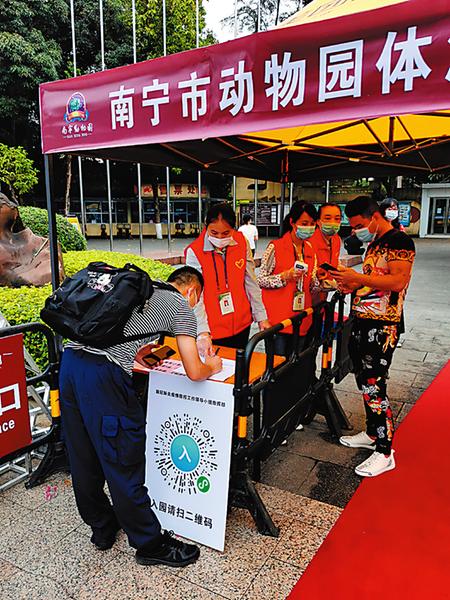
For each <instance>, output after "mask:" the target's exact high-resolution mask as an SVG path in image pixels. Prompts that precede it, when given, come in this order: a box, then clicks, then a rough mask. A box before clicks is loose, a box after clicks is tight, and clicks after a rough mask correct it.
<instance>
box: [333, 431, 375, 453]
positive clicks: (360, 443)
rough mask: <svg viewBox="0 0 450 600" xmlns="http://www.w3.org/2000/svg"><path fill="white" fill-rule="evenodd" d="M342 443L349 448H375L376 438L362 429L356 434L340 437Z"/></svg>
mask: <svg viewBox="0 0 450 600" xmlns="http://www.w3.org/2000/svg"><path fill="white" fill-rule="evenodd" d="M339 441H340V443H341V444H342V445H343V446H347V448H367V449H368V450H375V440H373V439H372V438H371V437H370V436H368V435H367V433H366V432H365V431H360V432H359V433H357V434H356V435H343V436H342V437H340V438H339Z"/></svg>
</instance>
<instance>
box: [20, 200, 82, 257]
mask: <svg viewBox="0 0 450 600" xmlns="http://www.w3.org/2000/svg"><path fill="white" fill-rule="evenodd" d="M19 212H20V218H21V219H22V222H23V224H24V225H25V227H29V228H30V229H31V231H32V232H33V233H35V234H36V235H40V236H42V237H48V214H47V211H46V210H43V209H42V208H36V207H35V206H21V207H20V208H19ZM56 231H57V234H58V241H59V243H60V244H61V249H62V251H63V252H69V251H70V250H86V248H87V245H86V240H85V239H84V237H83V236H82V235H81V233H80V232H79V231H78V229H75V227H74V226H73V225H72V224H71V223H69V221H68V220H67V219H66V218H65V217H63V216H61V215H56Z"/></svg>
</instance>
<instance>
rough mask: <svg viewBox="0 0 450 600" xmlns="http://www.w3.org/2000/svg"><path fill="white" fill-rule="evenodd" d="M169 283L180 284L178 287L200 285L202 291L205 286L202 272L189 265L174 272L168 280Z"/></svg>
mask: <svg viewBox="0 0 450 600" xmlns="http://www.w3.org/2000/svg"><path fill="white" fill-rule="evenodd" d="M167 283H178V285H192V284H194V285H200V287H201V288H202V290H203V288H204V286H205V280H204V279H203V275H202V274H201V273H200V271H198V270H197V269H194V267H189V266H187V265H185V266H184V267H180V268H179V269H175V271H172V273H171V274H170V275H169V277H168V278H167Z"/></svg>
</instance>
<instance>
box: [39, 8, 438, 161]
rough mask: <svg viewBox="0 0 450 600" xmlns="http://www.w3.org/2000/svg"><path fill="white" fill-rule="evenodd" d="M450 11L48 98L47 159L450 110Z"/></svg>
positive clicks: (257, 45) (303, 28)
mask: <svg viewBox="0 0 450 600" xmlns="http://www.w3.org/2000/svg"><path fill="white" fill-rule="evenodd" d="M449 8H450V6H449V0H434V1H433V2H423V0H406V1H405V2H402V3H400V4H395V5H393V6H387V7H382V8H378V9H374V10H371V11H369V12H365V13H360V14H358V15H356V16H355V15H348V16H343V17H339V18H334V19H330V20H327V21H323V22H316V23H306V24H302V25H297V26H293V27H285V28H281V29H275V30H272V31H267V32H263V33H258V34H254V35H250V36H247V37H244V38H240V39H237V40H233V41H231V42H226V43H223V44H216V45H213V46H209V47H206V48H199V49H196V50H191V51H189V52H182V53H179V54H173V55H171V56H167V57H163V58H157V59H154V60H149V61H145V62H141V63H137V64H134V65H129V66H125V67H119V68H116V69H111V70H107V71H103V72H99V73H93V74H89V75H83V76H81V77H77V78H73V79H65V80H62V81H55V82H51V83H45V84H42V85H41V86H40V110H41V132H42V148H43V151H44V152H45V153H51V152H65V151H70V150H74V151H76V150H88V149H94V148H111V147H120V146H130V145H139V144H152V143H163V142H175V141H183V140H192V139H206V138H213V137H219V136H226V135H237V134H243V133H249V132H256V131H263V130H268V129H277V128H287V127H300V126H302V125H310V124H315V123H330V122H340V121H346V120H355V119H367V118H373V117H381V116H386V115H400V114H406V113H420V112H429V111H437V110H445V109H450V44H449V42H448V40H449V36H450V10H449Z"/></svg>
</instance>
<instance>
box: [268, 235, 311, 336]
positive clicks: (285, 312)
mask: <svg viewBox="0 0 450 600" xmlns="http://www.w3.org/2000/svg"><path fill="white" fill-rule="evenodd" d="M270 243H271V244H272V245H273V246H274V248H275V269H274V271H273V275H278V274H280V273H282V272H283V271H288V270H289V269H291V268H292V267H293V266H294V263H295V261H296V260H297V256H296V253H295V250H294V244H293V242H292V238H291V233H290V232H287V233H285V234H284V235H283V237H281V238H279V239H278V240H275V241H274V242H270ZM300 258H301V259H302V260H303V262H305V263H306V264H307V265H308V273H307V274H306V275H305V276H304V277H303V293H304V294H305V308H310V307H311V306H312V297H311V291H310V286H311V277H312V273H313V270H314V267H315V265H316V255H315V252H314V249H313V247H312V245H311V244H310V243H309V242H308V241H305V242H303V257H300ZM296 291H297V283H296V282H294V281H289V283H287V284H286V285H285V286H284V287H282V288H270V289H269V288H267V289H266V288H263V290H262V299H263V303H264V306H265V307H266V310H267V318H268V319H269V321H270V323H271V324H272V325H275V324H276V323H280V322H281V321H283V320H284V319H289V318H291V317H293V316H294V315H297V314H298V312H297V311H294V310H293V309H292V306H293V302H294V294H295V292H296ZM311 324H312V317H311V316H309V317H305V318H304V319H303V321H302V324H301V326H300V335H306V334H307V333H308V330H309V328H310V327H311ZM282 333H292V327H287V328H286V329H283V331H282Z"/></svg>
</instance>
